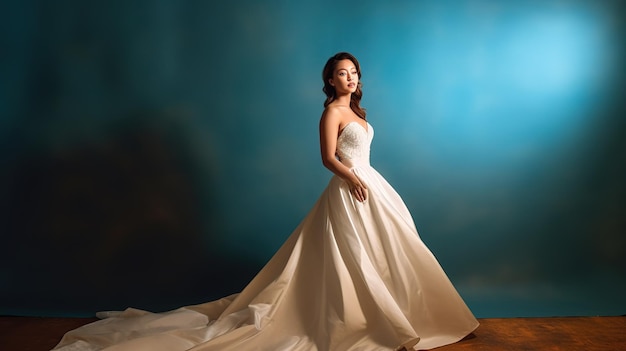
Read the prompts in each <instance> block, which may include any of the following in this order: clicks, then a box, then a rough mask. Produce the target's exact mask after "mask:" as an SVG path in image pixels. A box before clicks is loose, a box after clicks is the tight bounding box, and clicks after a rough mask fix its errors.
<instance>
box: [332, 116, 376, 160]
mask: <svg viewBox="0 0 626 351" xmlns="http://www.w3.org/2000/svg"><path fill="white" fill-rule="evenodd" d="M373 138H374V129H373V128H372V126H371V125H370V124H369V123H367V129H365V128H363V126H362V125H360V124H359V123H358V122H350V123H348V124H347V125H346V126H345V127H344V128H343V130H342V131H341V134H340V135H339V138H337V156H338V157H339V160H340V161H341V163H343V164H345V165H346V166H348V167H354V166H356V165H369V163H370V144H371V143H372V139H373Z"/></svg>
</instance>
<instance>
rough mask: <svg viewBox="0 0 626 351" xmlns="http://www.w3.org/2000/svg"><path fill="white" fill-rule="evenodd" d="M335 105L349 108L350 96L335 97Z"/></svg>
mask: <svg viewBox="0 0 626 351" xmlns="http://www.w3.org/2000/svg"><path fill="white" fill-rule="evenodd" d="M335 103H336V104H337V105H344V106H350V94H346V95H340V96H337V98H335Z"/></svg>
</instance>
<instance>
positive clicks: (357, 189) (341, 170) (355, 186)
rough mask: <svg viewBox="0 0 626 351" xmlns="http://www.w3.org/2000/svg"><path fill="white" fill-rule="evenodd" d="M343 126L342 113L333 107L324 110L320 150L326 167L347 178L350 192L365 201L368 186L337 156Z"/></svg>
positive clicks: (321, 120)
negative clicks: (338, 139) (340, 131)
mask: <svg viewBox="0 0 626 351" xmlns="http://www.w3.org/2000/svg"><path fill="white" fill-rule="evenodd" d="M340 126H341V114H340V112H339V111H337V110H336V109H335V108H333V107H328V108H326V109H325V110H324V113H323V114H322V117H321V119H320V150H321V153H322V163H323V164H324V167H326V168H328V169H329V170H330V171H331V172H333V173H334V174H336V175H337V176H338V177H340V178H342V179H343V180H345V181H346V182H347V183H348V185H349V187H350V192H351V193H352V195H354V197H356V199H357V200H358V201H361V202H363V201H365V199H366V198H367V188H366V187H365V185H364V184H363V183H361V180H360V179H359V178H358V177H357V176H356V174H354V173H353V172H352V171H351V170H350V168H348V167H347V166H346V165H344V164H343V163H341V162H340V161H339V160H338V159H337V157H336V153H337V138H338V137H339V130H340V129H339V128H340Z"/></svg>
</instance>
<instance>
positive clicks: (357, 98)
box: [322, 52, 365, 119]
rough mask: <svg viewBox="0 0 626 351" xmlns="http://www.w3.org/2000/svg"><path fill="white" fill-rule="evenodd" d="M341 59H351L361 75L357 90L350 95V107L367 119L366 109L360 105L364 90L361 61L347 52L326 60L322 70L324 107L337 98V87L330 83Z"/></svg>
mask: <svg viewBox="0 0 626 351" xmlns="http://www.w3.org/2000/svg"><path fill="white" fill-rule="evenodd" d="M341 60H350V61H352V63H353V64H354V66H355V67H356V72H357V74H358V76H359V83H358V84H357V87H356V91H355V92H354V93H352V95H351V96H350V108H351V109H352V111H354V113H356V115H357V116H359V117H361V118H363V119H365V109H364V108H363V107H361V105H360V103H361V98H362V97H363V91H362V90H361V86H362V85H361V66H360V65H359V61H357V59H356V57H354V56H353V55H352V54H350V53H347V52H339V53H337V54H335V55H333V56H332V57H331V58H329V59H328V61H326V65H325V66H324V70H323V71H322V79H323V80H324V88H322V91H324V94H326V101H324V107H326V106H328V105H329V104H330V103H331V102H333V101H335V99H336V98H337V92H336V91H335V87H333V86H332V85H330V79H331V78H332V77H333V73H335V68H337V63H339V61H341Z"/></svg>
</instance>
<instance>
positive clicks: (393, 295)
mask: <svg viewBox="0 0 626 351" xmlns="http://www.w3.org/2000/svg"><path fill="white" fill-rule="evenodd" d="M373 135H374V131H373V128H372V126H371V125H369V124H366V128H364V127H363V126H362V125H361V124H359V123H357V122H351V123H349V124H348V125H347V126H346V127H345V128H344V129H343V130H342V132H341V134H340V136H339V138H338V140H337V156H338V158H339V159H340V161H341V162H342V163H343V164H345V165H346V166H348V167H350V168H351V169H352V171H353V172H355V174H356V175H357V176H358V177H359V178H360V179H361V181H362V182H363V183H364V184H365V185H366V186H367V189H368V197H367V200H366V201H364V202H358V201H357V200H356V199H355V198H354V196H352V195H351V194H350V192H349V188H348V185H347V183H345V182H344V181H343V180H342V179H341V178H339V177H337V176H333V177H332V178H331V180H330V182H329V184H328V186H327V187H326V189H325V190H324V192H323V193H322V195H321V196H320V198H319V199H318V201H317V203H316V204H315V205H314V206H313V208H312V210H311V211H310V212H309V214H308V215H307V216H306V217H305V218H304V220H303V221H302V222H301V223H300V225H299V226H298V227H297V228H296V229H295V230H294V231H293V233H292V234H291V235H290V236H289V238H288V239H287V240H286V241H285V243H284V244H283V245H282V247H281V248H280V249H279V250H278V251H277V252H276V254H275V255H274V256H273V257H272V258H271V260H270V261H269V262H268V263H267V264H266V265H265V267H263V269H262V270H261V271H260V272H259V273H258V274H257V275H256V277H255V278H254V279H253V280H252V281H251V282H250V283H249V284H248V285H247V286H246V287H245V288H244V289H243V290H242V291H241V292H240V293H238V294H234V295H231V296H228V297H225V298H222V299H219V300H216V301H211V302H207V303H204V304H199V305H193V306H185V307H181V308H179V309H176V310H172V311H169V312H163V313H151V312H147V311H142V310H137V309H133V308H129V309H127V310H125V311H121V312H106V313H99V314H98V316H99V317H101V318H103V319H101V320H99V321H96V322H94V323H91V324H87V325H85V326H82V327H80V328H77V329H75V330H72V331H69V332H68V333H66V334H65V336H64V337H63V339H62V340H61V341H60V342H59V344H58V345H57V346H56V348H55V349H54V350H63V351H69V350H81V351H87V350H89V351H91V350H101V349H106V350H108V351H121V350H124V351H137V350H149V351H179V350H191V351H229V350H238V351H252V350H258V351H380V350H394V349H397V348H399V347H402V346H404V347H407V348H408V349H409V350H410V349H411V347H413V348H414V349H415V350H422V349H431V348H435V347H439V346H443V345H447V344H450V343H454V342H456V341H459V340H461V339H462V338H463V337H465V336H466V335H468V334H470V333H471V332H472V331H473V330H474V329H476V328H477V327H478V322H477V320H476V319H475V318H474V316H473V314H472V313H471V312H470V310H469V309H468V307H467V306H466V304H465V303H464V302H463V300H462V298H461V297H460V296H459V294H458V293H457V291H456V290H455V288H454V287H453V285H452V284H451V282H450V280H449V279H448V277H447V276H446V274H445V273H444V271H443V270H442V268H441V267H440V265H439V263H438V262H437V260H436V258H435V257H434V256H433V254H432V253H431V252H430V251H429V249H428V248H427V247H426V246H425V245H424V243H423V242H422V241H421V239H420V238H419V236H418V233H417V230H416V228H415V225H414V222H413V219H412V217H411V215H410V214H409V211H408V209H407V208H406V206H405V204H404V203H403V201H402V200H401V198H400V196H399V195H398V194H397V193H396V192H395V190H393V189H392V187H391V186H390V185H389V184H388V183H387V182H386V181H385V179H384V178H383V177H382V176H381V175H380V174H379V173H378V172H377V171H376V170H374V169H373V168H372V167H371V166H370V164H369V154H370V144H371V141H372V138H373Z"/></svg>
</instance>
